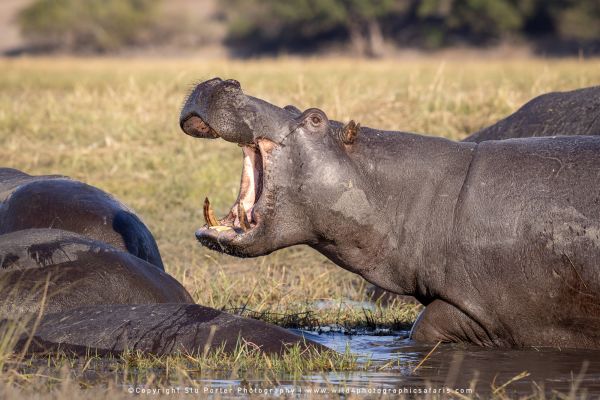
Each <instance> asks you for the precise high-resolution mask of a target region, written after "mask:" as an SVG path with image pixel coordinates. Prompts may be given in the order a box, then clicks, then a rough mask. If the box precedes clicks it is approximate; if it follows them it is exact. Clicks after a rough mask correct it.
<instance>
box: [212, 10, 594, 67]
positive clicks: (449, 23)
mask: <svg viewBox="0 0 600 400" xmlns="http://www.w3.org/2000/svg"><path fill="white" fill-rule="evenodd" d="M224 12H226V13H227V15H228V20H229V37H230V39H231V41H230V43H232V44H234V45H235V44H238V45H240V44H241V45H243V46H246V48H248V47H249V48H251V49H255V50H265V49H266V50H275V51H280V50H288V51H289V50H291V51H293V50H309V51H314V49H315V46H316V45H318V44H323V43H326V42H328V41H329V42H334V41H340V40H347V41H348V42H349V43H350V44H351V48H352V49H353V50H354V52H355V53H357V54H360V55H366V56H371V57H374V56H375V57H376V56H379V55H381V53H382V51H383V42H384V37H385V40H386V41H395V42H396V43H397V44H401V45H411V46H417V47H426V48H437V47H441V46H447V45H452V44H455V43H457V42H462V43H470V44H475V45H484V44H489V43H493V42H497V41H502V40H506V39H512V38H524V39H534V40H537V39H539V38H541V37H550V38H553V39H554V40H562V41H571V42H573V41H574V42H575V44H577V43H580V44H581V43H586V42H599V41H600V1H599V0H287V1H278V0H227V1H226V3H225V6H224ZM307 44H310V47H309V46H307Z"/></svg>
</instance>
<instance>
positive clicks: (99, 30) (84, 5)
mask: <svg viewBox="0 0 600 400" xmlns="http://www.w3.org/2000/svg"><path fill="white" fill-rule="evenodd" d="M158 5H159V1H155V0H87V1H80V0H36V1H34V2H33V3H32V4H31V5H30V6H28V7H26V8H25V9H24V10H23V11H22V12H21V13H20V15H19V24H20V26H21V30H22V33H23V35H24V36H25V37H26V38H28V39H29V40H30V42H31V43H33V44H34V45H36V46H38V47H49V48H55V49H61V50H69V51H92V52H107V51H113V50H117V49H120V48H122V47H125V46H131V45H136V44H139V43H141V42H144V41H148V40H149V39H150V37H151V36H152V35H153V32H154V31H155V28H156V26H157V22H158V16H157V12H156V11H157V6H158Z"/></svg>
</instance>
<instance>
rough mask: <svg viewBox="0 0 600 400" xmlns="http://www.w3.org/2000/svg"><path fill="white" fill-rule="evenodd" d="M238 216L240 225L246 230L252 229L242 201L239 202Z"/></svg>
mask: <svg viewBox="0 0 600 400" xmlns="http://www.w3.org/2000/svg"><path fill="white" fill-rule="evenodd" d="M238 217H239V219H240V227H241V228H242V230H243V231H244V232H246V231H247V230H248V229H250V224H249V223H248V217H247V216H246V209H244V205H243V204H242V203H241V202H240V203H239V204H238Z"/></svg>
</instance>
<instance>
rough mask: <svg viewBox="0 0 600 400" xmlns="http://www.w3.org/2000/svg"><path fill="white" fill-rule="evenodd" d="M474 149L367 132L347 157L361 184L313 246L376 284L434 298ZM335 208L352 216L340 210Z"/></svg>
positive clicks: (348, 194) (352, 189)
mask: <svg viewBox="0 0 600 400" xmlns="http://www.w3.org/2000/svg"><path fill="white" fill-rule="evenodd" d="M475 147H476V145H475V144H471V143H456V142H452V141H449V140H446V139H442V138H437V137H428V136H420V135H414V134H407V133H400V132H382V131H376V130H372V129H368V128H363V130H362V131H361V136H360V140H357V142H356V143H355V144H354V145H353V147H352V148H351V149H350V150H349V153H348V154H349V156H350V158H351V160H352V163H353V165H354V168H355V176H356V182H352V183H350V184H349V185H348V190H347V191H346V192H344V193H343V195H342V196H341V197H340V200H338V201H337V202H335V203H334V204H333V211H334V212H332V213H331V219H330V220H328V221H327V224H326V226H321V227H319V226H317V230H319V229H320V232H319V233H321V234H322V235H321V238H322V240H320V241H319V243H318V244H317V245H314V246H313V247H315V248H316V249H317V250H319V251H320V252H321V253H323V254H324V255H326V256H327V257H328V258H330V259H331V260H332V261H334V262H335V263H336V264H338V265H340V266H342V267H344V268H346V269H348V270H350V271H352V272H355V273H358V274H360V275H361V276H363V277H364V278H365V279H367V280H368V281H370V282H372V283H374V284H375V285H377V286H380V287H382V288H384V289H387V290H390V291H392V292H395V293H399V294H408V295H413V296H415V297H417V298H418V299H420V300H421V301H423V302H425V303H427V302H429V301H431V300H432V299H433V298H435V297H436V296H437V295H438V294H439V291H440V290H441V288H442V287H443V280H444V269H445V262H446V257H445V255H446V250H447V246H448V243H449V238H450V237H451V234H452V229H453V220H454V210H455V207H456V205H457V203H458V201H459V196H460V193H461V190H462V187H463V184H464V182H465V179H466V176H467V172H468V170H469V167H470V164H471V160H472V158H473V154H474V149H475ZM344 196H346V197H347V199H346V200H347V201H345V202H344V201H341V199H342V197H344ZM338 203H339V204H340V205H346V204H349V205H351V207H352V212H351V213H348V212H335V211H336V206H337V205H338ZM338 211H339V210H338ZM332 227H333V228H332ZM390 271H392V272H390Z"/></svg>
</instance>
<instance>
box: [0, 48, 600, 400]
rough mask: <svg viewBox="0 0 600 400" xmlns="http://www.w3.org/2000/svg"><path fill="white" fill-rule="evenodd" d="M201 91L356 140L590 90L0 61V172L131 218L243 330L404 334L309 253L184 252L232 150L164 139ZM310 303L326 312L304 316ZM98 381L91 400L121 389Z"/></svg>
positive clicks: (477, 123)
mask: <svg viewBox="0 0 600 400" xmlns="http://www.w3.org/2000/svg"><path fill="white" fill-rule="evenodd" d="M214 76H220V77H223V78H235V79H237V80H239V81H240V82H241V83H242V87H243V88H244V90H245V91H246V93H249V94H252V95H254V96H257V97H260V98H263V99H266V100H268V101H270V102H272V103H274V104H277V105H280V106H284V105H286V104H295V105H296V106H298V107H299V108H308V107H312V106H316V107H319V108H321V109H323V110H324V111H325V112H326V113H327V114H328V115H329V117H330V118H333V119H338V120H342V121H346V120H349V119H354V120H356V121H358V122H360V123H361V125H363V126H373V127H377V128H385V129H394V130H404V131H413V132H421V133H425V134H431V135H440V136H445V137H448V138H451V139H461V138H463V137H464V136H466V135H467V134H469V133H471V132H474V131H476V130H477V129H479V128H481V127H483V126H486V125H488V124H491V123H493V122H495V121H497V120H498V119H500V118H502V117H503V116H505V115H507V114H509V113H511V112H513V111H515V110H516V108H518V107H519V106H520V105H522V104H523V103H524V102H525V101H527V100H529V99H530V98H532V97H534V96H536V95H538V94H541V93H544V92H548V91H554V90H567V89H574V88H577V87H583V86H590V85H594V84H598V82H600V62H599V61H578V60H562V61H557V60H542V59H534V60H529V59H528V60H510V61H492V62H485V61H458V60H457V61H447V62H444V61H442V60H440V59H436V58H430V59H428V58H426V59H420V60H413V61H377V62H370V61H361V60H350V59H348V60H344V59H340V60H336V59H328V60H326V61H319V60H312V59H309V60H297V59H280V60H257V61H249V62H235V61H204V60H147V59H143V60H142V59H139V60H137V59H114V60H111V59H107V60H105V59H37V58H36V59H27V58H25V59H14V60H6V59H5V60H0V160H1V164H2V165H3V166H10V167H14V168H19V169H22V170H24V171H26V172H28V173H32V174H63V175H68V176H71V177H73V178H77V179H80V180H83V181H85V182H87V183H89V184H92V185H95V186H98V187H100V188H102V189H104V190H106V191H108V192H110V193H113V194H114V195H115V196H116V197H118V198H119V199H121V200H122V201H123V202H125V203H126V204H128V205H130V206H132V207H133V208H134V209H135V210H136V211H137V212H138V213H139V215H140V216H141V217H142V218H143V219H144V221H145V222H146V223H147V224H148V226H149V227H150V229H151V230H152V232H153V233H154V234H155V236H156V238H157V241H158V245H159V247H160V249H161V252H162V255H163V259H164V261H165V264H166V268H167V271H168V272H170V273H171V274H173V275H174V276H175V277H176V278H177V279H178V280H180V281H181V282H182V283H183V284H184V285H185V287H186V288H187V289H188V290H189V291H190V293H191V294H192V296H193V297H194V299H195V300H196V301H197V302H198V303H201V304H204V305H207V306H211V307H216V308H223V309H238V308H244V309H245V310H246V311H245V315H250V316H254V317H258V318H261V319H264V320H267V321H270V322H274V323H278V324H281V325H287V326H293V325H303V324H304V325H309V326H318V325H320V324H331V323H336V324H339V325H342V326H347V327H357V326H359V327H360V326H372V325H381V326H394V327H399V326H405V325H406V324H409V323H410V322H412V321H413V320H414V318H415V316H416V314H417V312H418V307H414V306H412V305H406V304H404V303H401V302H397V303H395V304H393V305H392V306H391V307H378V308H376V310H375V311H373V312H367V311H365V310H363V309H362V308H361V307H353V306H351V305H348V304H344V303H343V302H344V301H345V300H352V301H365V300H368V299H369V294H368V290H367V285H366V283H365V281H364V280H362V279H361V278H360V277H358V276H356V275H353V274H351V273H349V272H346V271H344V270H342V269H341V268H339V267H337V266H335V265H333V264H332V263H331V262H329V261H327V260H326V259H325V258H324V257H322V256H320V255H319V254H317V253H315V252H314V251H312V250H311V249H309V248H306V247H296V248H291V249H286V250H283V251H279V252H276V253H274V254H272V255H270V256H267V257H262V258H258V259H249V260H240V259H235V258H232V257H228V256H224V255H219V254H217V253H214V252H210V251H207V250H206V249H204V248H202V247H200V246H199V245H198V244H197V243H196V240H195V238H194V231H195V230H196V228H197V227H198V226H200V225H201V224H202V223H203V222H202V212H201V201H202V200H203V199H204V197H205V196H206V195H208V196H209V197H210V199H211V202H212V203H213V205H214V207H215V210H216V212H217V214H223V213H225V211H226V210H227V209H228V207H229V206H230V205H231V204H232V203H233V201H234V200H235V198H236V195H237V191H238V185H239V183H238V180H239V175H240V171H241V155H240V150H239V148H238V147H237V146H234V145H231V144H230V143H226V142H224V141H220V140H215V141H207V140H195V139H193V138H190V137H188V136H186V135H184V134H183V133H182V132H181V131H180V129H179V126H178V114H179V108H180V106H181V103H182V101H183V99H184V96H185V94H186V93H187V92H188V91H189V90H190V89H191V88H192V86H193V84H194V83H195V82H199V81H203V80H205V79H208V78H211V77H214ZM323 300H326V301H331V303H332V304H334V306H333V307H330V308H325V309H322V308H319V307H317V306H316V302H318V301H323ZM0 346H1V344H0ZM240 354H242V353H240ZM240 357H241V356H240ZM252 357H253V356H249V355H246V356H244V357H242V358H243V359H245V360H246V361H244V362H247V364H246V365H247V366H248V368H249V369H253V370H255V369H259V364H260V365H262V367H264V366H265V365H267V366H268V365H269V362H270V363H271V365H272V366H273V367H272V368H274V369H276V370H288V369H290V368H292V366H293V365H294V363H296V364H297V365H296V368H300V369H301V370H302V371H307V370H317V371H318V370H330V369H331V368H332V366H331V365H330V364H323V363H322V361H323V359H322V358H320V356H318V355H315V356H314V357H305V356H304V355H303V356H302V357H300V356H299V355H297V354H296V357H294V356H293V354H292V355H290V356H289V357H290V358H288V359H287V361H286V360H285V359H280V360H278V361H277V360H270V361H266V359H253V358H252ZM142 358H143V357H142ZM222 359H223V360H224V361H223V363H222V364H218V363H212V364H211V362H209V361H208V360H204V361H202V362H203V363H204V364H202V365H204V367H203V368H204V369H205V370H206V369H211V368H210V367H212V368H213V369H223V368H228V367H231V365H241V364H240V358H238V359H237V360H231V359H228V358H226V357H225V358H222ZM184 361H185V360H181V359H180V360H179V361H170V362H167V361H166V360H159V362H158V364H156V365H155V366H153V367H152V368H151V370H156V369H159V370H160V371H159V372H160V373H157V376H162V375H161V374H162V373H163V372H164V370H165V369H166V368H168V367H167V365H169V363H170V364H171V365H174V364H177V362H181V363H182V364H178V365H179V366H178V371H179V372H178V374H179V375H177V376H179V378H178V379H187V378H185V377H186V376H187V375H189V374H190V371H192V370H194V368H196V367H197V366H198V365H199V364H197V365H196V366H194V365H193V362H192V364H186V363H187V362H189V361H190V360H187V361H185V362H184ZM233 361H235V362H233ZM259 361H260V363H259ZM338 361H340V360H338ZM1 362H2V363H4V365H9V367H7V368H8V370H9V371H13V372H14V373H15V374H16V375H15V376H12V375H11V374H10V373H4V374H3V376H2V378H3V379H2V380H3V381H5V382H8V383H9V384H10V385H13V386H15V385H16V387H20V388H22V390H24V391H28V390H33V389H32V388H39V387H40V385H41V386H44V385H46V384H48V385H53V386H57V387H59V389H58V390H59V391H58V392H56V391H54V392H53V393H55V394H56V393H60V390H62V389H60V387H67V388H73V387H75V388H77V385H78V384H77V383H76V382H77V380H76V378H74V377H73V376H74V375H76V373H70V372H69V371H70V368H71V367H69V366H68V365H67V364H61V365H60V366H56V368H54V370H56V371H62V372H61V373H60V374H58V375H60V376H61V378H60V379H62V380H61V381H56V380H55V381H53V380H52V379H55V378H40V377H37V378H36V375H35V374H34V375H27V374H31V372H27V371H25V370H23V369H21V370H19V368H20V367H19V366H14V365H13V366H10V365H11V364H10V363H11V362H12V361H10V360H5V359H2V360H1ZM85 362H86V361H84V363H85ZM144 362H148V363H151V360H150V361H148V360H146V361H144ZM340 362H341V363H342V364H344V362H346V361H343V360H342V361H340ZM128 363H129V361H127V360H118V361H115V363H114V369H115V371H114V376H121V374H122V370H123V368H126V367H128V366H131V365H130V364H128ZM199 363H200V362H199ZM253 363H254V364H253ZM138 364H139V363H138ZM19 365H20V366H21V367H22V364H19ZM157 365H158V366H157ZM190 365H191V366H190ZM336 365H337V366H336ZM344 365H346V366H347V365H351V364H344ZM275 366H279V367H275ZM138 367H139V365H138ZM339 367H340V365H339V364H335V363H334V366H333V368H334V369H337V368H339ZM7 368H5V370H7ZM63 368H67V369H66V370H65V371H63ZM81 368H83V367H81ZM88 368H89V366H88ZM286 368H287V369H286ZM76 369H77V368H74V370H76ZM196 369H197V368H196ZM342 369H343V368H342ZM15 371H17V372H15ZM18 371H20V372H18ZM71 372H72V371H71ZM58 375H57V376H58ZM65 376H66V378H65ZM111 376H112V375H111ZM57 379H58V378H57ZM111 379H112V378H111ZM127 379H129V378H127V377H126V378H125V381H127ZM145 379H150V378H147V377H146V378H145ZM101 381H102V382H103V386H102V387H103V388H104V389H106V390H108V392H106V393H112V392H110V390H109V389H110V388H111V387H115V386H114V385H117V384H118V382H121V383H122V382H123V380H122V379H119V380H116V381H114V382H113V381H111V380H110V379H109V380H106V379H104V380H101ZM52 382H54V383H52ZM65 382H66V383H65ZM74 382H75V383H74ZM110 382H113V383H110ZM86 384H87V383H86ZM61 385H62V386H61ZM69 385H70V386H69ZM111 385H112V386H111ZM13 386H10V387H13ZM7 387H8V386H7ZM107 388H108V389H107ZM104 389H103V390H104ZM64 390H67V389H64ZM119 390H120V389H119ZM5 394H6V395H7V396H8V395H9V394H8V392H6V393H5ZM81 395H82V396H84V397H85V396H89V393H87V394H86V393H82V394H81ZM56 396H57V398H59V397H60V396H59V395H56ZM107 396H108V395H107ZM119 396H120V395H119ZM119 396H117V395H115V394H114V393H113V394H112V395H111V397H114V398H119ZM0 397H3V396H2V393H0Z"/></svg>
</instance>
